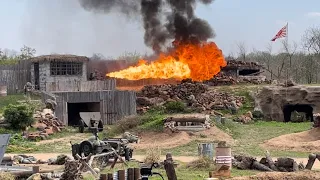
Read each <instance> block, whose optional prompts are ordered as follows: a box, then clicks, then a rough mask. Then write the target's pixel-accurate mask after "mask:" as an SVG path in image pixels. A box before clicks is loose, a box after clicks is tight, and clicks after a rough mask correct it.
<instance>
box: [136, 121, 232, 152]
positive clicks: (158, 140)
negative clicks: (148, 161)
mask: <svg viewBox="0 0 320 180" xmlns="http://www.w3.org/2000/svg"><path fill="white" fill-rule="evenodd" d="M139 137H140V142H139V143H138V144H132V147H133V148H134V149H137V150H141V149H148V148H158V147H159V148H160V149H168V148H174V147H178V146H182V145H185V144H188V143H190V142H191V141H193V140H200V141H210V142H212V141H226V142H227V143H228V144H232V143H233V139H232V137H231V136H230V135H228V134H227V133H225V132H223V131H222V130H220V129H218V128H217V127H215V126H213V127H211V128H210V129H207V130H205V131H202V132H195V133H187V132H179V133H165V132H163V133H158V132H144V133H142V134H139Z"/></svg>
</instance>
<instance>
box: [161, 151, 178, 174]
mask: <svg viewBox="0 0 320 180" xmlns="http://www.w3.org/2000/svg"><path fill="white" fill-rule="evenodd" d="M164 169H165V170H166V173H167V177H168V180H177V175H176V171H175V169H174V165H173V159H172V155H171V153H167V155H166V160H164Z"/></svg>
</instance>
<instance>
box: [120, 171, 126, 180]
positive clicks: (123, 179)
mask: <svg viewBox="0 0 320 180" xmlns="http://www.w3.org/2000/svg"><path fill="white" fill-rule="evenodd" d="M118 180H126V171H125V170H119V171H118Z"/></svg>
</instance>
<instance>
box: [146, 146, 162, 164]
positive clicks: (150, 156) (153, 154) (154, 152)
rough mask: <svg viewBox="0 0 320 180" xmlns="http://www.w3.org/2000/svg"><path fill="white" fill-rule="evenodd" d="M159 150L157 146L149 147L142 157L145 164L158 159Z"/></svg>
mask: <svg viewBox="0 0 320 180" xmlns="http://www.w3.org/2000/svg"><path fill="white" fill-rule="evenodd" d="M160 156H161V150H160V148H159V147H149V148H148V149H147V152H146V157H145V159H144V163H145V164H152V163H156V162H159V161H160Z"/></svg>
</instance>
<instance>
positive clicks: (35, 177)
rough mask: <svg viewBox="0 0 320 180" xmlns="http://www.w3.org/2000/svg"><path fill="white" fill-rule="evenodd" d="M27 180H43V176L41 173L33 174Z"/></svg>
mask: <svg viewBox="0 0 320 180" xmlns="http://www.w3.org/2000/svg"><path fill="white" fill-rule="evenodd" d="M27 180H42V178H41V174H40V173H36V174H32V175H31V176H30V177H29V178H28V179H27Z"/></svg>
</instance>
